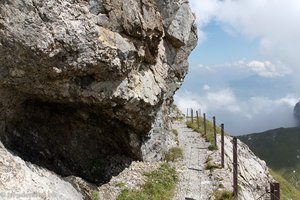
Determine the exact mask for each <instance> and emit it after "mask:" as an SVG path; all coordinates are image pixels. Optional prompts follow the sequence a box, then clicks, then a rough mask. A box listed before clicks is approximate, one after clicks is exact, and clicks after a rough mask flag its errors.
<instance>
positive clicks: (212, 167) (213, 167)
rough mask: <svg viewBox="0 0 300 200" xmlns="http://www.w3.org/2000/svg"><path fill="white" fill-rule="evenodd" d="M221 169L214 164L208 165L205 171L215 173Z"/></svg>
mask: <svg viewBox="0 0 300 200" xmlns="http://www.w3.org/2000/svg"><path fill="white" fill-rule="evenodd" d="M218 168H220V167H219V166H218V165H215V164H212V163H206V165H205V169H206V170H210V171H213V170H214V169H218Z"/></svg>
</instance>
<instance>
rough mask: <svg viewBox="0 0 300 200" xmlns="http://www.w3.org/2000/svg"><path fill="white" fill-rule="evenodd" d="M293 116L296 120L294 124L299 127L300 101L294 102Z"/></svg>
mask: <svg viewBox="0 0 300 200" xmlns="http://www.w3.org/2000/svg"><path fill="white" fill-rule="evenodd" d="M294 118H295V121H296V125H297V126H298V127H300V102H298V103H296V105H295V107H294Z"/></svg>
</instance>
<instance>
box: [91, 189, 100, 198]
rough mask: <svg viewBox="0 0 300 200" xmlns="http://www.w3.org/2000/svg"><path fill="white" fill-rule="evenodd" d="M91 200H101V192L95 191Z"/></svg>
mask: <svg viewBox="0 0 300 200" xmlns="http://www.w3.org/2000/svg"><path fill="white" fill-rule="evenodd" d="M91 198H92V200H100V196H99V192H97V191H93V192H92V196H91Z"/></svg>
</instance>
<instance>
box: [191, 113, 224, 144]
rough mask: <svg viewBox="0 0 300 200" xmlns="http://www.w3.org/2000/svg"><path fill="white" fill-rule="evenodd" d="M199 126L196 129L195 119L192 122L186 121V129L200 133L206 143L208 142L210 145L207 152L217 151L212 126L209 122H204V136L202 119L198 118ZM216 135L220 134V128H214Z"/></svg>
mask: <svg viewBox="0 0 300 200" xmlns="http://www.w3.org/2000/svg"><path fill="white" fill-rule="evenodd" d="M199 124H200V128H199V129H198V124H197V119H196V118H195V119H194V120H193V123H192V121H187V122H186V125H187V127H189V128H191V129H193V130H194V131H196V132H198V133H201V135H202V136H203V137H205V139H206V141H207V142H209V143H210V144H211V145H210V146H209V150H217V149H218V147H216V146H215V145H214V125H213V123H212V122H211V121H209V120H206V136H205V135H204V118H202V117H199ZM216 132H217V134H220V133H221V128H220V127H218V126H217V127H216Z"/></svg>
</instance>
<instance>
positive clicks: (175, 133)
mask: <svg viewBox="0 0 300 200" xmlns="http://www.w3.org/2000/svg"><path fill="white" fill-rule="evenodd" d="M171 131H172V133H173V134H174V136H175V141H176V144H177V145H179V140H178V131H177V130H176V129H172V130H171Z"/></svg>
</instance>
